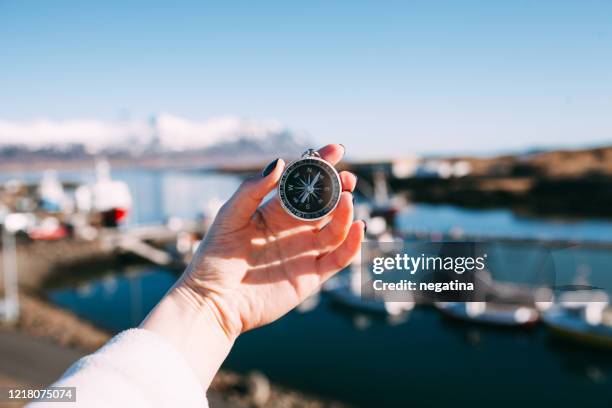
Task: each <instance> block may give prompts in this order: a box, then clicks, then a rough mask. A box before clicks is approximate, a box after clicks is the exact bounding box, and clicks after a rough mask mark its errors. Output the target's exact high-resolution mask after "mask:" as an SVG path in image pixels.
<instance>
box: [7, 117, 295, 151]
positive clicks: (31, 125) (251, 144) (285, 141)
mask: <svg viewBox="0 0 612 408" xmlns="http://www.w3.org/2000/svg"><path fill="white" fill-rule="evenodd" d="M305 144H306V143H305V140H304V139H303V138H302V137H299V136H297V135H296V133H295V132H293V131H291V130H290V129H288V128H287V127H285V126H283V125H282V124H281V123H280V122H278V121H276V120H251V119H244V118H239V117H235V116H222V117H215V118H210V119H207V120H191V119H186V118H183V117H179V116H175V115H171V114H167V113H163V114H159V115H155V116H153V117H152V118H151V119H149V120H123V121H112V122H111V121H102V120H96V119H74V120H49V119H37V120H31V121H21V122H16V121H9V120H2V119H0V147H2V146H22V147H26V148H29V149H41V148H48V147H54V148H62V147H67V146H74V145H82V146H84V147H85V149H86V151H87V152H89V153H93V154H95V153H99V152H104V151H107V150H113V151H117V150H119V151H127V152H132V153H140V152H145V151H157V152H181V151H192V150H198V151H209V150H210V151H214V152H217V153H221V152H226V153H229V154H231V153H232V152H233V153H236V152H237V151H236V150H235V149H246V150H248V151H249V152H252V153H258V152H267V151H274V150H275V149H276V150H279V149H280V150H282V151H287V152H292V151H296V152H297V151H301V150H303V147H304V145H305ZM232 149H234V150H233V151H232Z"/></svg>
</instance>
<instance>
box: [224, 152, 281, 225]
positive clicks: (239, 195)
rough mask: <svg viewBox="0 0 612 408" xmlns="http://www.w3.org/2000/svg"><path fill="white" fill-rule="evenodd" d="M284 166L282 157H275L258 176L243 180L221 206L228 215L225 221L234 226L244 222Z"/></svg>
mask: <svg viewBox="0 0 612 408" xmlns="http://www.w3.org/2000/svg"><path fill="white" fill-rule="evenodd" d="M284 168H285V162H284V161H283V159H276V160H275V161H273V162H272V163H270V164H268V166H266V168H265V169H264V171H263V173H262V174H261V175H260V176H256V177H252V178H250V179H247V180H245V181H244V182H243V183H242V184H241V185H240V187H239V188H238V190H237V191H236V192H235V193H234V195H233V196H232V197H231V198H230V199H229V201H228V202H227V203H226V204H225V205H224V206H223V209H222V211H223V213H224V215H226V216H228V217H227V222H229V223H231V224H232V225H234V226H238V225H243V224H246V223H247V222H248V221H249V220H250V219H251V217H252V216H253V214H254V213H255V211H256V210H257V207H259V205H260V204H261V201H262V200H263V199H264V198H265V197H266V195H268V193H270V191H272V190H273V189H274V187H276V183H278V180H279V179H280V177H281V174H282V173H283V169H284Z"/></svg>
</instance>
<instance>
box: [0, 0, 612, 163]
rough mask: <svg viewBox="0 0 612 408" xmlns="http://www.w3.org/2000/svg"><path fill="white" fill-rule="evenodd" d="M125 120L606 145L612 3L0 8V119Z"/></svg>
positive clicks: (395, 146)
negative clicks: (243, 121) (154, 117)
mask: <svg viewBox="0 0 612 408" xmlns="http://www.w3.org/2000/svg"><path fill="white" fill-rule="evenodd" d="M94 3H95V4H94ZM255 3H257V4H255ZM126 112H129V115H131V116H133V117H147V116H149V115H150V114H152V113H154V112H170V113H172V114H176V115H182V116H185V117H188V118H191V119H206V118H210V117H214V116H219V115H238V116H243V117H247V118H255V119H256V118H264V119H270V118H272V119H277V120H279V121H281V122H282V123H284V124H286V125H287V126H289V127H290V128H293V129H296V130H298V131H300V132H306V133H308V134H309V135H310V136H311V138H312V139H313V140H314V141H315V142H316V143H324V142H328V141H338V142H341V143H344V144H345V145H347V146H348V147H349V150H350V151H351V152H352V153H353V154H355V155H359V156H366V155H386V154H410V153H413V152H416V153H423V152H429V153H431V152H491V151H501V150H507V149H510V150H514V149H525V148H530V147H539V146H551V147H552V146H580V145H590V144H603V143H608V142H612V2H610V1H586V0H584V1H572V2H568V1H550V2H549V1H459V0H456V1H446V2H444V1H401V2H393V1H391V2H375V1H372V2H358V1H350V2H348V1H347V2H342V1H334V2H316V1H309V2H287V1H279V2H248V1H244V2H229V1H223V2H207V1H198V2H180V1H173V2H169V1H168V2H165V3H164V2H155V1H146V2H145V1H143V2H138V1H129V2H112V1H105V2H78V1H74V2H67V1H53V2H50V1H19V0H16V1H6V0H0V118H4V119H10V120H30V119H32V118H41V117H44V118H54V119H68V118H81V117H86V118H100V119H105V120H114V119H117V118H119V117H121V116H122V115H125V114H126Z"/></svg>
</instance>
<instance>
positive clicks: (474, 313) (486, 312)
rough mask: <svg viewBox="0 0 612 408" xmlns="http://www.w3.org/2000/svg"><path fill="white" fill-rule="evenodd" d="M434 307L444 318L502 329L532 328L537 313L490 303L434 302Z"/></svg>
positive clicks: (531, 309) (537, 316)
mask: <svg viewBox="0 0 612 408" xmlns="http://www.w3.org/2000/svg"><path fill="white" fill-rule="evenodd" d="M435 307H436V308H437V309H438V310H439V311H440V312H441V313H442V314H444V315H445V316H447V317H450V318H453V319H457V320H462V321H465V322H473V323H480V324H486V325H493V326H502V327H521V326H532V325H534V324H536V323H537V322H538V320H539V317H540V315H539V312H538V311H537V310H536V309H535V308H534V307H531V306H525V305H512V304H496V303H490V302H436V303H435Z"/></svg>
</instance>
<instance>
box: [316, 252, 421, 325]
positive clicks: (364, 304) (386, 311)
mask: <svg viewBox="0 0 612 408" xmlns="http://www.w3.org/2000/svg"><path fill="white" fill-rule="evenodd" d="M349 268H350V271H349V276H348V277H346V276H338V277H335V278H332V279H331V280H330V281H329V282H327V283H326V284H325V285H324V287H323V292H324V293H325V294H327V295H328V296H329V297H330V299H331V300H332V302H334V303H336V304H337V305H340V306H343V307H347V308H349V309H352V310H354V311H360V312H365V313H372V314H382V315H387V316H401V315H404V314H407V313H408V312H410V311H411V310H412V309H414V306H415V302H414V301H410V300H407V301H402V302H386V301H384V300H381V299H376V298H368V297H365V296H362V295H361V290H360V277H359V273H360V272H359V268H360V265H359V263H358V262H355V263H353V264H352V265H351V266H350V267H349Z"/></svg>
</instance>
